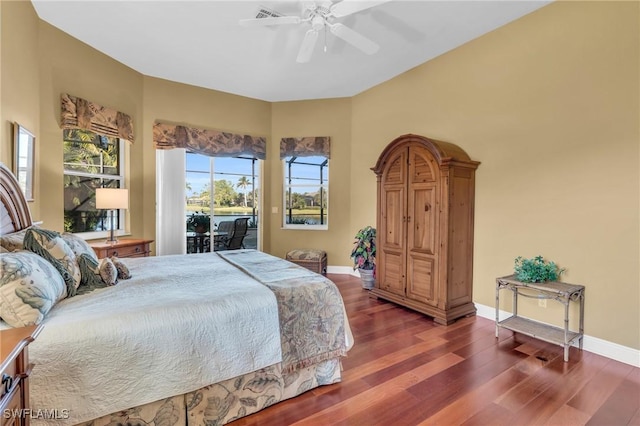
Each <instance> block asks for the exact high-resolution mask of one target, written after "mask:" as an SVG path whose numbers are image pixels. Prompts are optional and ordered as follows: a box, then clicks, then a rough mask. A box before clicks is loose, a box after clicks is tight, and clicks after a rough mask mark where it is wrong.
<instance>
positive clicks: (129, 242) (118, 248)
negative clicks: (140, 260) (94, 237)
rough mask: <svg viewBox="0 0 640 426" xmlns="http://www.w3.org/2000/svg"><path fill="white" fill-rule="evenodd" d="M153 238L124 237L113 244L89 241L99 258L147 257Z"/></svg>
mask: <svg viewBox="0 0 640 426" xmlns="http://www.w3.org/2000/svg"><path fill="white" fill-rule="evenodd" d="M152 242H153V240H135V239H122V240H118V241H117V242H115V243H113V244H111V243H107V242H105V241H101V242H89V245H90V246H91V247H92V248H93V251H95V252H96V255H97V256H98V258H99V259H102V258H103V257H111V256H116V257H147V256H149V253H150V252H151V249H150V248H149V244H151V243H152Z"/></svg>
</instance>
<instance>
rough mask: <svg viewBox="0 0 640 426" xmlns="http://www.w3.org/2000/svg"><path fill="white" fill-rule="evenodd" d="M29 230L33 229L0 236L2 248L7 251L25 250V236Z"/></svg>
mask: <svg viewBox="0 0 640 426" xmlns="http://www.w3.org/2000/svg"><path fill="white" fill-rule="evenodd" d="M29 229H31V228H26V229H23V230H22V231H18V232H12V233H11V234H4V235H2V236H0V246H2V247H3V248H4V249H6V250H7V251H17V250H24V236H25V235H26V234H27V231H28V230H29Z"/></svg>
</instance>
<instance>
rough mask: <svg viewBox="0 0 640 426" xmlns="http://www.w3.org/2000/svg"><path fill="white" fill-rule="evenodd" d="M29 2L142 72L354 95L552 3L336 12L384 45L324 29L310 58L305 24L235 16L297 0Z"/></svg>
mask: <svg viewBox="0 0 640 426" xmlns="http://www.w3.org/2000/svg"><path fill="white" fill-rule="evenodd" d="M343 1H352V0H343ZM353 1H363V0H353ZM364 1H366V0H364ZM32 3H33V4H34V7H35V9H36V12H37V13H38V15H39V17H40V18H41V19H43V20H44V21H46V22H48V23H50V24H52V25H53V26H55V27H57V28H59V29H61V30H62V31H64V32H66V33H68V34H70V35H71V36H73V37H75V38H77V39H79V40H81V41H83V42H84V43H86V44H88V45H90V46H92V47H94V48H95V49H97V50H99V51H101V52H103V53H105V54H107V55H109V56H111V57H112V58H114V59H116V60H118V61H119V62H121V63H123V64H125V65H127V66H129V67H131V68H133V69H134V70H136V71H138V72H140V73H142V74H144V75H148V76H153V77H159V78H163V79H167V80H172V81H176V82H181V83H186V84H190V85H194V86H199V87H205V88H209V89H215V90H219V91H223V92H228V93H234V94H237V95H242V96H247V97H250V98H255V99H262V100H265V101H270V102H275V101H289V100H301V99H322V98H336V97H348V96H353V95H356V94H358V93H360V92H362V91H364V90H367V89H369V88H371V87H373V86H375V85H377V84H379V83H382V82H384V81H386V80H389V79H391V78H393V77H395V76H397V75H398V74H401V73H403V72H405V71H407V70H409V69H411V68H413V67H415V66H417V65H419V64H421V63H424V62H426V61H428V60H430V59H432V58H434V57H436V56H438V55H441V54H442V53H444V52H447V51H449V50H451V49H454V48H456V47H457V46H460V45H462V44H464V43H466V42H468V41H470V40H473V39H474V38H477V37H479V36H481V35H483V34H485V33H487V32H489V31H492V30H494V29H496V28H498V27H500V26H502V25H504V24H506V23H508V22H510V21H513V20H515V19H517V18H519V17H521V16H523V15H525V14H527V13H530V12H532V11H534V10H535V9H538V8H540V7H542V6H544V5H546V4H548V3H549V1H540V0H533V1H524V0H519V1H514V0H503V1H482V0H475V1H430V0H411V1H407V0H394V1H390V2H388V3H384V4H381V5H378V6H375V7H373V8H370V9H367V10H364V11H361V12H359V13H357V14H353V15H350V16H347V17H344V18H341V19H339V20H338V22H341V23H343V24H344V25H346V26H348V27H350V28H352V29H353V30H355V31H358V32H359V33H361V34H363V35H364V36H366V37H368V38H369V39H371V40H373V41H375V42H376V43H378V44H379V45H380V50H379V51H378V52H377V53H375V54H373V55H370V56H369V55H366V54H364V53H362V52H361V51H360V50H358V49H356V48H354V47H353V46H351V45H349V44H347V43H346V42H344V41H343V40H341V39H338V38H336V37H335V36H334V35H333V34H331V33H328V34H327V35H326V38H325V36H324V35H323V34H320V37H319V39H318V43H317V45H316V46H315V50H314V53H313V56H312V57H311V61H310V62H308V63H305V64H300V63H297V62H296V56H297V54H298V49H299V47H300V43H301V42H302V39H303V37H304V34H305V32H306V31H307V30H308V29H309V24H308V23H300V24H293V25H279V26H270V27H254V28H247V27H243V26H240V25H239V24H238V21H239V20H240V19H245V18H255V16H256V12H257V11H258V9H259V8H260V6H266V7H267V8H269V9H272V10H275V11H278V12H280V13H282V14H284V15H300V14H301V10H302V3H303V2H301V1H292V0H289V1H255V0H246V1H244V0H235V1H220V0H200V1H184V0H174V1H167V0H162V1H149V0H137V1H126V0H110V1H97V0H63V1H61V0H32ZM325 40H326V42H325ZM325 43H326V48H327V51H326V53H325V52H323V48H324V45H325Z"/></svg>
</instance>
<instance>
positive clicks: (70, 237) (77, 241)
mask: <svg viewBox="0 0 640 426" xmlns="http://www.w3.org/2000/svg"><path fill="white" fill-rule="evenodd" d="M60 236H61V237H62V239H63V240H64V242H65V243H67V245H68V246H69V247H71V250H72V251H73V253H74V254H75V255H76V257H77V256H80V255H81V254H82V253H84V254H88V255H89V256H91V257H93V258H94V259H95V260H98V256H97V255H96V252H95V251H94V250H93V249H92V248H91V246H90V245H89V243H88V242H86V241H85V240H84V238H80V237H78V236H77V235H75V234H71V233H69V232H65V233H63V234H62V235H60Z"/></svg>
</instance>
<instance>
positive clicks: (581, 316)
mask: <svg viewBox="0 0 640 426" xmlns="http://www.w3.org/2000/svg"><path fill="white" fill-rule="evenodd" d="M579 333H580V350H582V342H583V340H584V290H583V291H582V293H580V328H579Z"/></svg>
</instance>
